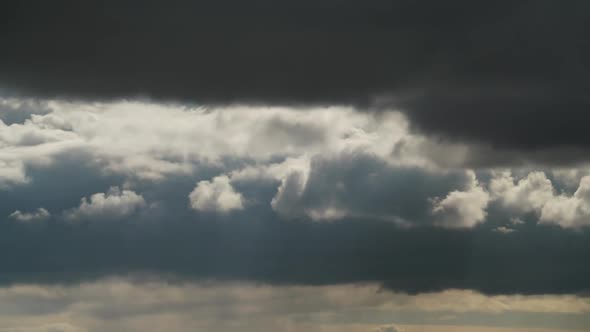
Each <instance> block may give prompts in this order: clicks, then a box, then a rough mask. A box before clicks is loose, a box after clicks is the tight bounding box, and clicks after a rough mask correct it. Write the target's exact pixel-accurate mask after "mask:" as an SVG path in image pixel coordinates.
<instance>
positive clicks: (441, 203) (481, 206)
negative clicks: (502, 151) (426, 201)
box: [432, 172, 490, 228]
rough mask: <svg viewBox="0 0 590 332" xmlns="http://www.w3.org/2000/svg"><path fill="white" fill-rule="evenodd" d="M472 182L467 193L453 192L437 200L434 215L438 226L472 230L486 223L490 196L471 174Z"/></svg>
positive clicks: (471, 173)
mask: <svg viewBox="0 0 590 332" xmlns="http://www.w3.org/2000/svg"><path fill="white" fill-rule="evenodd" d="M469 174H470V176H471V181H470V183H469V184H468V188H467V189H466V190H465V191H452V192H450V193H449V194H448V195H447V196H446V197H445V198H443V199H442V200H441V199H435V200H434V207H433V210H432V211H433V213H434V214H435V215H436V217H437V218H438V220H437V221H436V224H437V225H439V226H441V227H447V228H471V227H474V226H475V225H477V224H479V223H482V222H484V221H485V218H486V216H487V212H486V208H487V206H488V203H489V202H490V195H489V194H488V192H487V191H485V190H484V189H483V188H482V187H481V186H480V185H479V183H478V181H477V179H476V177H475V174H474V173H473V172H469Z"/></svg>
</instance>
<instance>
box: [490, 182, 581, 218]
mask: <svg viewBox="0 0 590 332" xmlns="http://www.w3.org/2000/svg"><path fill="white" fill-rule="evenodd" d="M490 188H491V191H492V192H493V194H494V195H495V196H496V197H497V199H499V200H500V202H501V203H502V204H503V205H504V206H505V207H507V208H508V209H509V210H510V211H512V212H513V213H516V214H524V213H528V212H535V213H536V214H537V215H538V216H539V222H540V223H546V224H556V225H559V226H561V227H563V228H580V227H584V226H588V225H590V221H589V220H590V218H589V217H590V195H589V194H588V193H589V192H590V190H589V188H590V177H589V176H583V177H582V178H581V179H580V183H579V186H578V188H577V190H576V191H575V192H574V193H573V194H572V195H567V194H566V193H561V194H556V190H555V188H554V186H553V184H552V182H551V180H549V179H548V178H547V177H546V175H545V173H543V172H531V173H529V174H528V175H527V176H526V177H524V178H522V179H520V180H518V182H517V183H515V182H514V179H513V177H512V176H511V175H510V174H509V173H506V172H504V173H502V174H500V175H498V176H496V177H494V178H493V179H492V180H491V182H490ZM514 220H518V219H514ZM513 223H514V224H522V222H521V221H520V222H519V221H516V222H513Z"/></svg>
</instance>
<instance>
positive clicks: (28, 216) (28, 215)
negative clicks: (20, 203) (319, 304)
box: [9, 208, 51, 222]
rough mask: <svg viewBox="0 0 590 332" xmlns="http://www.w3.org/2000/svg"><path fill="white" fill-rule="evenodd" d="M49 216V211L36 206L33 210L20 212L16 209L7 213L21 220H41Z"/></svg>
mask: <svg viewBox="0 0 590 332" xmlns="http://www.w3.org/2000/svg"><path fill="white" fill-rule="evenodd" d="M50 216H51V214H50V213H49V211H47V210H46V209H44V208H38V209H37V210H36V211H33V212H21V211H20V210H16V211H14V212H13V213H11V214H10V215H9V217H10V218H12V219H14V220H16V221H21V222H30V221H43V220H47V219H49V217H50Z"/></svg>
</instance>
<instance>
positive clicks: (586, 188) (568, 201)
mask: <svg viewBox="0 0 590 332" xmlns="http://www.w3.org/2000/svg"><path fill="white" fill-rule="evenodd" d="M540 222H541V223H554V224H557V225H559V226H561V227H564V228H579V227H582V226H589V225H590V176H584V177H583V178H582V179H581V180H580V185H579V187H578V189H577V190H576V192H575V193H574V194H573V195H572V196H566V195H563V194H562V195H558V196H554V197H552V199H550V200H548V201H547V202H546V203H545V205H543V207H542V208H541V215H540Z"/></svg>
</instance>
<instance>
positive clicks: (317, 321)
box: [0, 276, 590, 332]
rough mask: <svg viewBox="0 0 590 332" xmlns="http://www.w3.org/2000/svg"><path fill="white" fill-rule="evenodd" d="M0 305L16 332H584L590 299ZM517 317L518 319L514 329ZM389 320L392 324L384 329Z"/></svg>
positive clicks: (192, 292)
mask: <svg viewBox="0 0 590 332" xmlns="http://www.w3.org/2000/svg"><path fill="white" fill-rule="evenodd" d="M294 299H296V300H294ZM0 307H1V308H2V309H3V311H2V315H0V324H2V328H3V329H4V330H6V331H18V332H20V331H31V332H33V331H35V332H37V331H39V332H41V331H42V332H46V331H60V332H61V331H68V332H70V331H88V332H99V331H160V330H161V329H162V327H164V326H167V327H168V331H174V332H176V331H187V330H195V329H198V330H200V331H211V332H215V331H231V330H232V327H235V326H240V329H241V330H242V331H252V332H255V331H270V330H272V331H274V329H275V328H278V329H280V328H285V329H287V330H292V331H318V332H319V331H328V332H332V331H333V332H336V331H342V327H343V326H346V327H347V329H346V331H351V332H352V331H375V332H390V331H407V330H409V329H410V328H412V327H410V326H413V328H424V329H426V331H431V330H430V329H429V328H426V327H423V325H424V324H428V323H439V318H440V316H441V314H445V315H453V316H454V317H455V318H454V319H453V323H454V324H469V325H476V324H481V325H484V326H488V327H490V328H491V327H494V326H496V327H501V326H504V327H505V328H506V326H508V328H511V330H513V331H520V330H519V328H522V327H529V326H543V325H545V327H553V328H556V329H557V328H561V329H562V330H568V329H569V328H570V327H575V326H578V327H585V326H587V324H588V323H589V320H588V317H587V314H588V313H589V312H590V302H589V300H588V298H584V297H577V296H571V295H567V296H563V295H560V296H551V295H545V296H523V295H511V296H485V295H482V294H479V293H476V292H471V291H460V290H450V291H444V292H436V293H428V294H420V295H408V294H403V293H394V292H390V291H387V290H383V289H381V288H380V287H379V285H375V284H363V285H355V284H343V285H322V286H288V285H281V286H268V285H260V284H251V283H227V282H225V283H222V282H212V281H207V282H200V283H194V282H184V283H174V282H172V283H171V282H167V281H165V280H160V279H158V278H150V277H145V276H144V277H143V278H142V277H133V276H128V277H126V278H107V279H99V280H93V281H89V282H83V283H80V284H76V285H52V286H48V285H32V284H22V283H21V284H18V285H13V286H10V287H2V288H0ZM48 309H49V310H48ZM44 310H45V311H44ZM515 315H517V317H519V318H522V319H519V320H518V321H517V322H514V321H512V320H511V318H514V317H515ZM389 321H395V322H396V324H395V325H392V324H387V325H380V324H383V322H389ZM398 323H399V324H398ZM507 323H508V324H509V325H507ZM401 324H404V325H403V328H402V327H400V326H402V325H401ZM406 324H407V325H406ZM2 328H0V331H3V330H2ZM433 331H437V330H436V329H435V330H433ZM471 331H479V330H478V329H472V330H471ZM483 331H488V330H486V329H484V330H483ZM524 331H526V330H524Z"/></svg>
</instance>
